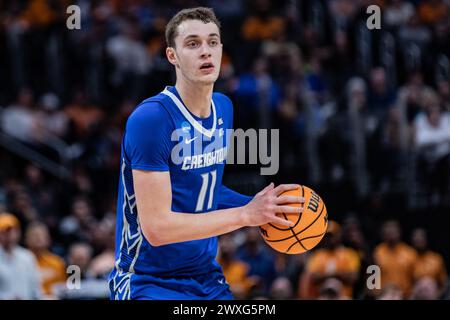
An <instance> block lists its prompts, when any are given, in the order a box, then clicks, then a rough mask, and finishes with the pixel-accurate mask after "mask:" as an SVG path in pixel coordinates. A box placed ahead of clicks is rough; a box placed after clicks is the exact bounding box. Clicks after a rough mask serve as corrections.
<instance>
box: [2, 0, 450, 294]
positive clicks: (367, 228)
mask: <svg viewBox="0 0 450 320" xmlns="http://www.w3.org/2000/svg"><path fill="white" fill-rule="evenodd" d="M71 4H76V5H78V6H79V7H80V9H81V10H80V13H81V29H79V30H68V29H67V26H66V19H67V18H68V17H69V15H70V14H68V13H67V12H66V8H67V7H68V6H69V5H71ZM371 4H376V5H378V6H380V8H381V13H382V15H381V29H380V30H369V29H368V28H367V25H366V20H367V18H368V17H369V15H368V14H367V13H366V8H367V7H368V6H369V5H371ZM198 5H204V6H209V7H212V8H213V9H214V10H215V13H216V15H217V16H218V18H219V19H220V21H221V24H222V41H223V43H224V54H223V61H222V66H221V74H220V78H219V80H218V81H217V83H216V86H215V90H217V91H221V92H223V93H225V94H227V95H228V96H229V97H230V98H231V99H232V100H233V102H234V105H235V121H234V124H235V128H244V129H246V128H280V129H281V130H280V171H279V173H278V174H277V176H275V177H267V178H269V179H272V180H271V181H275V182H278V183H285V182H296V183H299V182H300V183H302V184H305V185H309V186H311V187H312V188H313V189H314V190H316V191H317V192H318V193H319V194H320V195H321V196H322V198H323V199H324V200H325V202H326V204H327V208H328V210H329V214H330V218H331V219H334V220H336V221H337V222H336V223H332V224H330V225H331V226H330V230H329V233H328V234H327V236H326V237H325V239H324V240H323V243H321V244H320V246H319V247H318V248H317V249H315V250H313V251H312V252H310V253H307V254H302V255H299V256H289V255H281V254H275V253H274V251H273V250H271V249H270V248H268V247H267V246H266V245H265V244H264V243H263V242H262V239H261V237H260V235H259V233H258V232H259V231H258V230H257V229H246V230H242V231H238V232H235V233H234V234H232V235H225V236H222V237H221V238H220V252H219V260H220V262H221V264H222V265H223V267H224V272H225V274H226V276H227V279H228V282H229V283H230V284H231V286H232V289H233V292H234V293H235V295H236V296H237V297H248V298H274V299H275V298H285V299H290V298H320V299H331V298H336V299H339V298H347V299H349V298H355V299H366V298H367V299H370V298H374V299H383V298H384V299H425V298H427V299H438V298H445V297H448V288H447V280H446V271H445V270H446V267H445V265H446V264H448V263H450V260H449V259H450V257H449V255H448V252H449V251H450V247H449V245H448V244H449V243H450V238H449V236H448V230H446V229H445V225H446V222H448V220H444V221H442V218H443V217H447V216H448V215H446V214H445V213H446V212H448V210H449V209H450V188H449V186H450V114H449V112H450V60H449V59H450V41H449V40H450V1H448V0H411V1H406V0H404V1H402V0H377V1H375V0H374V1H369V0H314V1H306V0H281V1H270V0H255V1H240V0H226V1H225V0H224V1H222V0H204V1H200V0H198V1H195V0H189V1H179V0H166V1H156V0H155V1H151V0H123V1H119V0H92V1H88V0H79V1H70V0H0V128H1V130H0V143H1V149H0V150H1V151H0V159H1V163H2V170H1V172H0V212H5V214H4V215H2V216H1V217H0V298H18V299H27V298H50V299H51V298H59V299H64V298H67V299H69V298H105V297H107V286H106V282H105V279H106V277H107V274H108V273H109V270H110V269H111V268H112V265H113V263H114V252H113V250H114V232H115V206H116V196H117V182H118V175H119V164H120V143H121V139H122V133H123V129H124V126H125V122H126V119H127V117H128V115H129V114H130V113H131V112H132V111H133V109H134V108H135V106H136V105H137V104H138V103H139V102H140V101H141V100H142V99H144V98H146V97H149V96H152V95H154V94H156V93H158V92H160V91H161V90H162V89H163V88H164V86H166V85H170V84H173V82H174V80H175V78H174V73H173V70H172V66H171V65H170V64H169V63H168V62H167V60H166V58H165V46H166V45H165V42H164V27H165V24H166V23H167V22H168V20H169V19H170V17H171V16H172V15H173V14H175V13H176V12H177V11H178V10H180V9H182V8H185V7H193V6H198ZM224 179H225V184H227V185H228V186H230V187H232V188H234V189H236V190H238V191H241V192H243V193H248V194H254V193H256V192H257V191H258V190H259V189H261V188H262V187H263V186H264V185H265V184H266V183H267V182H270V181H268V180H267V181H266V179H265V177H262V176H260V175H259V170H255V168H254V166H242V165H231V166H229V168H227V172H226V174H225V177H224ZM430 211H432V212H433V214H434V215H433V214H431V213H429V212H430ZM6 213H9V214H6ZM424 213H429V214H428V215H427V218H423V217H424ZM418 216H419V217H420V218H417V217H418ZM447 219H448V218H447ZM382 222H384V223H382ZM402 231H403V233H404V234H408V238H406V237H404V240H403V241H404V242H402V238H401V234H402ZM433 236H434V238H433V239H429V237H430V238H431V237H433ZM406 239H409V241H406ZM429 240H430V241H429ZM407 243H408V244H407ZM429 243H433V246H431V247H432V248H431V249H430V248H429V247H430V245H429ZM373 264H376V265H379V266H380V268H381V275H382V279H381V280H382V286H381V289H375V290H369V291H368V290H367V285H366V281H367V279H368V277H370V273H368V272H367V267H368V266H370V265H373ZM69 265H77V266H79V269H80V270H79V271H80V272H79V273H80V274H81V281H82V283H83V284H84V285H82V286H81V287H82V288H85V290H78V291H77V290H66V289H67V286H66V281H69V282H70V281H72V280H71V279H72V278H71V276H72V273H71V272H69V273H68V272H67V269H66V267H67V266H69ZM11 270H14V273H12V272H11ZM76 272H77V270H75V271H74V273H76ZM11 274H14V275H15V276H14V277H11ZM39 279H40V280H39ZM369 281H372V280H371V279H369Z"/></svg>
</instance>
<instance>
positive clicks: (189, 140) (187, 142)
mask: <svg viewBox="0 0 450 320" xmlns="http://www.w3.org/2000/svg"><path fill="white" fill-rule="evenodd" d="M195 139H197V137H194V138H192V139H188V138H186V140H184V142H185V143H186V144H189V143H191V142H192V141H194V140H195Z"/></svg>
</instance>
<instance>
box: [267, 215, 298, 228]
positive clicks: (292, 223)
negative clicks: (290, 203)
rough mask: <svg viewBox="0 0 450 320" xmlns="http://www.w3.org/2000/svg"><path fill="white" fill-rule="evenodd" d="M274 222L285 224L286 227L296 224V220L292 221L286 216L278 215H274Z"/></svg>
mask: <svg viewBox="0 0 450 320" xmlns="http://www.w3.org/2000/svg"><path fill="white" fill-rule="evenodd" d="M272 222H273V223H276V224H279V225H282V226H285V227H293V226H294V225H295V224H294V222H292V221H290V220H286V219H284V218H280V217H277V216H274V217H273V218H272Z"/></svg>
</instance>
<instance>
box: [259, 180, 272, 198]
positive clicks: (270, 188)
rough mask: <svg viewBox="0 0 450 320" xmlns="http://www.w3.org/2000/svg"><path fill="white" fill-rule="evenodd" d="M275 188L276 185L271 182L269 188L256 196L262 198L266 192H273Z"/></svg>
mask: <svg viewBox="0 0 450 320" xmlns="http://www.w3.org/2000/svg"><path fill="white" fill-rule="evenodd" d="M274 187H275V185H274V183H273V182H271V183H270V184H269V185H268V186H267V187H265V188H264V189H262V190H261V191H260V192H258V193H257V194H256V195H257V196H262V195H264V194H265V193H266V192H269V191H270V190H272V189H273V188H274Z"/></svg>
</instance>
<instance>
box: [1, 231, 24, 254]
mask: <svg viewBox="0 0 450 320" xmlns="http://www.w3.org/2000/svg"><path fill="white" fill-rule="evenodd" d="M20 236H21V234H20V229H19V228H18V227H10V228H7V229H4V230H1V231H0V243H1V245H2V247H3V248H4V249H6V250H10V249H12V248H14V247H15V246H16V245H17V244H18V243H19V241H20Z"/></svg>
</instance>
